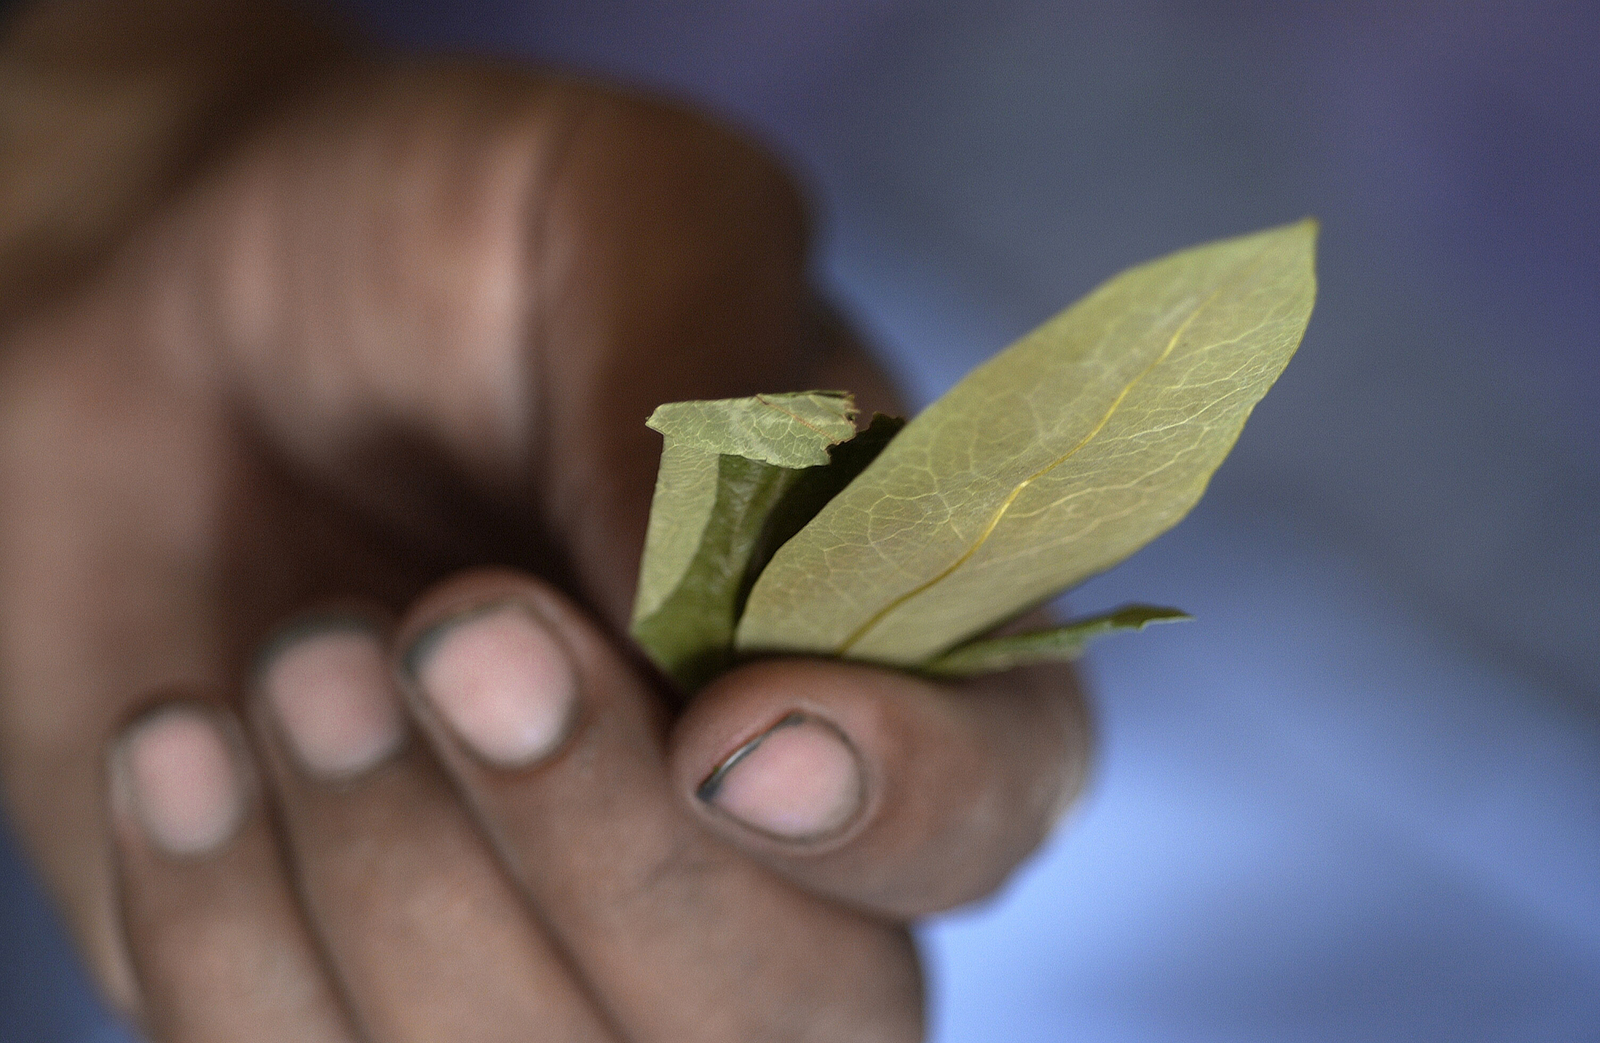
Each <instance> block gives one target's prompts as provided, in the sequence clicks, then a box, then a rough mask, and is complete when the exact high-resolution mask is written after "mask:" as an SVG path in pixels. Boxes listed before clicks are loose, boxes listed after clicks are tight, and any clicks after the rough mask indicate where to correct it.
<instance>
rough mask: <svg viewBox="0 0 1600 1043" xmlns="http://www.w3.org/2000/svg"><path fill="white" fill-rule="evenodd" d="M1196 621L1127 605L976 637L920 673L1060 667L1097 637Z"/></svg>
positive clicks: (962, 673)
mask: <svg viewBox="0 0 1600 1043" xmlns="http://www.w3.org/2000/svg"><path fill="white" fill-rule="evenodd" d="M1193 618H1194V617H1193V616H1191V615H1189V613H1187V612H1182V611H1180V610H1178V609H1175V608H1160V607H1157V606H1155V605H1124V606H1122V607H1121V608H1119V609H1116V610H1114V611H1111V612H1107V613H1105V614H1104V615H1099V616H1088V617H1086V618H1084V619H1076V620H1073V621H1072V622H1070V623H1065V624H1063V625H1061V626H1058V627H1052V628H1050V629H1049V630H1035V631H1032V632H1030V633H1026V634H1011V635H1008V636H1006V637H980V638H976V639H974V640H972V641H968V642H966V643H965V644H960V645H957V646H956V647H954V648H952V649H951V650H950V651H948V652H946V653H944V654H943V655H941V656H936V657H934V658H933V659H931V660H929V661H928V662H926V663H924V664H922V666H921V667H920V668H919V669H921V670H922V671H923V672H925V673H930V674H937V675H939V676H942V677H971V676H973V675H974V674H988V673H994V672H995V671H998V670H1010V669H1012V668H1013V667H1018V666H1031V665H1032V664H1034V663H1050V662H1062V661H1065V660H1071V659H1076V658H1078V657H1079V656H1080V655H1082V654H1083V650H1084V647H1085V646H1087V645H1088V644H1089V642H1090V641H1093V640H1094V639H1095V638H1097V637H1104V636H1105V635H1106V634H1115V633H1117V632H1119V631H1123V630H1143V629H1144V628H1145V627H1147V626H1149V625H1150V624H1151V623H1181V622H1183V621H1184V620H1187V619H1193Z"/></svg>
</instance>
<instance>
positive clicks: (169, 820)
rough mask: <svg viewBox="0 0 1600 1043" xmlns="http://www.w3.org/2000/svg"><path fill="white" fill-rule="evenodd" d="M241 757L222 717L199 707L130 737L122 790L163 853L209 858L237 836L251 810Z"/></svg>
mask: <svg viewBox="0 0 1600 1043" xmlns="http://www.w3.org/2000/svg"><path fill="white" fill-rule="evenodd" d="M234 750H235V746H234V743H233V742H232V741H231V740H230V739H229V738H228V736H226V735H224V734H223V733H222V730H221V728H220V727H219V721H218V719H217V717H216V716H215V715H214V714H213V713H211V712H209V711H207V710H203V709H200V708H199V707H195V706H174V707H170V708H167V709H162V710H157V711H156V712H155V713H153V714H151V715H149V716H148V717H145V718H144V719H143V720H140V721H139V722H137V723H136V724H134V725H133V727H132V728H130V729H129V730H128V732H127V734H126V735H124V736H123V739H122V744H121V746H120V748H119V751H118V756H117V759H116V769H115V777H116V784H117V785H118V786H119V787H121V788H122V791H123V796H124V797H125V799H127V800H128V802H129V803H130V804H131V805H132V810H133V812H134V817H135V818H136V819H137V821H138V822H139V824H140V825H141V826H142V827H143V828H144V832H145V835H146V836H147V837H149V838H150V841H151V842H152V843H153V844H154V845H155V846H156V847H158V848H160V849H161V850H163V851H165V852H167V853H168V854H170V855H179V856H195V855H204V854H208V853H210V852H212V851H215V850H216V849H218V848H220V847H221V846H222V845H223V844H224V843H226V842H227V841H228V840H229V839H231V838H232V837H233V834H234V832H235V831H236V830H237V829H238V827H239V823H240V821H241V820H242V819H243V818H244V809H245V786H244V782H243V777H242V775H241V773H240V769H239V766H238V764H237V763H236V761H235V753H234Z"/></svg>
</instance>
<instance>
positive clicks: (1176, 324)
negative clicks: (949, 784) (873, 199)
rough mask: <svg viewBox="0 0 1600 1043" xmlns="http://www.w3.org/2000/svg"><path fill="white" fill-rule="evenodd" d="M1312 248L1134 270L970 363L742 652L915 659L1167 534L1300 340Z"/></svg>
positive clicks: (781, 575) (795, 568) (845, 506)
mask: <svg viewBox="0 0 1600 1043" xmlns="http://www.w3.org/2000/svg"><path fill="white" fill-rule="evenodd" d="M1315 239H1316V224H1315V222H1313V221H1309V220H1308V221H1302V222H1300V223H1299V224H1295V225H1288V226H1285V227H1282V228H1275V229H1271V230H1269V231H1266V232H1261V233H1257V234H1255V235H1250V236H1244V237H1241V238H1237V239H1229V240H1224V241H1221V242H1217V243H1212V244H1210V245H1206V246H1201V247H1197V248H1194V249H1190V250H1185V251H1182V252H1180V253H1176V254H1173V255H1171V256H1168V257H1165V258H1162V259H1161V260H1158V261H1154V262H1151V263H1149V264H1146V265H1142V266H1140V267H1138V268H1134V269H1132V270H1130V271H1127V272H1124V273H1123V274H1121V275H1119V276H1117V277H1115V278H1113V279H1112V280H1110V281H1109V282H1107V283H1105V284H1104V285H1102V286H1101V287H1100V288H1099V289H1097V290H1095V291H1094V292H1093V293H1091V294H1090V295H1089V296H1088V297H1086V298H1084V299H1083V300H1082V301H1080V302H1079V303H1077V304H1075V305H1073V306H1072V307H1071V308H1068V309H1067V310H1066V311H1064V312H1062V313H1061V314H1060V315H1058V316H1056V317H1055V318H1054V319H1052V320H1050V321H1049V322H1047V323H1046V324H1045V325H1044V326H1042V327H1040V328H1039V329H1038V330H1036V331H1034V332H1033V333H1031V334H1029V335H1028V336H1027V337H1024V338H1023V339H1022V340H1021V341H1019V342H1018V343H1017V344H1015V345H1013V346H1012V347H1010V348H1009V349H1007V350H1006V351H1004V352H1002V353H1000V354H999V355H997V356H996V357H995V358H993V359H991V360H989V361H988V362H986V363H985V364H983V365H982V366H980V367H978V368H977V369H976V370H974V371H973V372H972V373H971V374H969V375H968V376H967V377H966V379H964V380H963V381H961V383H959V384H958V385H956V387H955V388H953V389H952V390H951V391H950V392H949V393H948V394H946V395H945V396H944V397H942V398H940V399H939V400H938V401H937V402H935V403H934V404H933V405H932V406H930V407H928V409H927V410H925V411H924V412H923V413H922V414H921V415H920V416H918V417H917V418H916V419H914V420H913V421H911V423H909V424H908V425H906V428H905V430H904V431H902V432H901V433H900V435H899V436H898V437H897V438H895V440H894V441H893V442H892V443H890V445H889V447H888V448H887V449H885V450H884V451H883V453H882V454H881V455H879V456H878V458H877V459H876V460H874V461H873V463H872V464H871V465H870V466H869V467H868V468H867V469H866V471H864V472H863V473H862V474H861V476H860V477H859V478H857V479H856V480H855V481H854V482H852V483H851V484H850V485H849V486H848V487H847V488H846V489H845V490H844V491H843V492H842V493H840V494H839V495H838V496H837V497H835V498H834V499H833V500H832V501H831V502H830V503H829V504H828V505H827V506H826V507H825V508H823V509H822V511H821V512H819V513H818V514H817V516H816V517H815V518H813V519H812V520H811V522H810V523H809V524H808V525H807V526H806V527H805V528H804V529H802V530H801V531H800V532H799V533H798V534H797V535H796V536H795V537H794V538H793V539H791V540H789V541H788V542H787V543H786V544H784V545H783V546H782V547H781V548H780V549H779V550H778V552H777V553H776V554H775V555H774V556H773V558H772V561H771V562H770V563H769V564H768V565H767V567H766V568H765V569H764V570H763V571H762V573H761V575H760V577H759V578H758V580H757V581H756V584H755V586H754V588H753V589H752V591H751V592H750V596H749V599H748V602H747V604H746V606H745V611H744V614H743V617H742V619H741V621H740V623H739V627H738V631H737V638H736V645H737V647H738V648H740V649H741V650H749V651H794V652H809V653H823V654H831V655H839V656H847V657H851V658H857V659H866V660H872V661H877V662H884V663H890V664H899V665H907V666H910V665H915V664H918V663H923V662H926V661H927V660H929V659H930V658H932V657H933V656H935V655H937V654H939V653H940V652H942V651H944V650H945V649H947V648H949V647H951V646H952V645H954V644H956V643H957V642H959V641H961V640H963V639H965V638H968V637H970V636H972V635H974V634H979V633H982V632H983V631H985V630H988V629H990V628H991V627H993V626H994V625H995V624H997V623H998V622H1000V621H1002V620H1005V619H1007V618H1010V617H1011V616H1013V615H1015V614H1016V613H1017V612H1018V611H1020V610H1021V609H1023V608H1025V607H1026V606H1029V605H1033V604H1037V603H1039V602H1041V601H1044V600H1046V599H1047V598H1050V597H1053V596H1054V595H1055V594H1057V593H1058V592H1060V591H1062V590H1064V589H1066V588H1069V587H1071V586H1073V585H1075V584H1077V583H1079V582H1081V581H1082V580H1084V579H1086V578H1088V577H1089V576H1091V575H1093V574H1095V573H1097V572H1100V571H1102V570H1104V569H1107V568H1110V567H1111V566H1112V565H1115V564H1116V563H1117V562H1119V561H1121V560H1123V559H1124V558H1126V557H1127V556H1128V555H1130V554H1132V553H1133V552H1134V551H1136V550H1138V549H1139V548H1140V547H1142V546H1143V545H1144V544H1146V543H1148V542H1149V541H1150V540H1152V539H1154V538H1155V537H1156V536H1158V535H1160V534H1161V533H1162V532H1165V531H1166V530H1167V529H1168V528H1170V527H1171V526H1172V525H1174V524H1176V523H1177V522H1178V520H1179V519H1181V518H1182V517H1183V516H1184V515H1185V514H1186V513H1187V512H1188V511H1189V509H1190V508H1191V507H1192V506H1193V505H1194V504H1195V502H1196V501H1197V500H1199V498H1200V496H1201V494H1202V493H1203V492H1204V491H1205V487H1206V484H1207V482H1208V481H1209V480H1210V477H1211V474H1212V472H1213V471H1215V470H1216V468H1217V466H1218V465H1220V464H1221V462H1222V460H1223V458H1224V457H1226V456H1227V454H1228V451H1229V450H1230V449H1231V448H1232V447H1233V444H1234V442H1235V440H1236V439H1237V438H1238V435H1239V431H1240V429H1241V428H1242V427H1243V425H1244V422H1245V420H1246V418H1247V417H1248V416H1249V414H1250V411H1251V409H1252V408H1254V406H1255V404H1256V402H1257V401H1259V400H1260V398H1261V396H1262V395H1264V394H1265V393H1266V391H1267V389H1268V388H1269V387H1271V385H1272V383H1273V381H1274V380H1276V379H1277V376H1278V374H1279V373H1280V372H1281V371H1282V370H1283V367H1284V366H1285V365H1286V364H1287V363H1288V361H1289V358H1290V356H1292V355H1293V354H1294V350H1295V348H1296V347H1297V346H1298V345H1299V343H1300V338H1301V336H1302V334H1303V333H1304V331H1305V326H1306V323H1307V321H1308V320H1309V318H1310V314H1311V305H1312V301H1313V299H1314V297H1315V294H1316V281H1315V276H1314V274H1313V270H1312V269H1313V252H1314V244H1315Z"/></svg>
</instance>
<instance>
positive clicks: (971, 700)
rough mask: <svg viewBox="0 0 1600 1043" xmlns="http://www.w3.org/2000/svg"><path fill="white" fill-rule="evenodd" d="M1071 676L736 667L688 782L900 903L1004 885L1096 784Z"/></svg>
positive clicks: (820, 875) (786, 662) (683, 763)
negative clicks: (1088, 785) (1088, 780)
mask: <svg viewBox="0 0 1600 1043" xmlns="http://www.w3.org/2000/svg"><path fill="white" fill-rule="evenodd" d="M1086 720H1087V718H1086V716H1085V715H1084V714H1083V713H1082V702H1081V699H1080V697H1079V695H1078V692H1077V690H1076V686H1075V685H1074V684H1073V683H1072V681H1071V677H1070V675H1066V676H1063V675H1062V674H1061V672H1059V671H1057V672H1055V673H1054V674H1053V675H1052V674H1049V673H1043V674H1042V673H1039V672H1031V673H1030V672H1022V671H1017V672H1014V673H1013V674H1010V675H999V676H996V677H992V678H985V679H982V680H979V681H974V682H964V683H960V684H949V683H944V682H939V681H933V680H930V679H927V678H923V677H920V676H917V675H914V674H910V673H905V672H900V671H893V670H885V669H879V668H874V667H868V666H862V665H858V664H847V663H838V662H830V661H826V660H804V659H774V660H768V661H763V662H759V663H755V664H751V665H749V666H746V667H743V668H741V669H739V670H736V671H733V672H731V673H729V674H727V675H725V676H724V677H723V678H721V679H719V680H718V681H717V682H715V683H714V684H712V685H711V686H709V687H708V688H707V689H706V690H705V691H704V692H702V693H701V695H700V696H699V697H697V698H696V700H695V701H694V702H693V703H692V704H691V705H690V707H689V708H688V710H687V711H686V712H685V714H684V716H683V717H682V719H681V720H680V721H679V722H678V725H677V727H676V729H675V731H674V733H673V736H672V741H671V747H670V754H669V756H670V763H671V771H672V778H673V782H674V786H675V788H676V789H677V790H678V792H679V794H680V799H682V800H683V801H684V802H686V803H687V804H688V805H689V806H690V807H691V808H692V810H693V813H694V814H695V815H696V816H697V817H698V818H699V819H700V821H701V822H702V823H703V824H704V825H705V826H706V828H708V829H710V830H711V831H712V832H714V833H715V834H717V835H718V836H719V837H720V838H722V839H723V840H724V841H726V842H729V843H731V844H733V845H734V846H736V847H738V848H740V849H742V850H744V851H745V852H746V853H748V854H750V855H751V856H753V857H755V858H757V859H758V860H760V861H762V862H763V863H765V864H766V865H768V866H769V868H772V869H775V870H776V871H778V872H779V873H781V874H783V875H785V876H788V877H789V878H791V879H793V880H795V881H796V882H798V883H800V884H801V885H802V886H805V887H808V888H810V889H812V890H816V891H818V892H820V893H824V894H827V895H829V896H830V897H834V898H837V899H841V900H844V901H847V902H850V903H852V904H857V905H864V906H866V907H869V908H871V909H873V910H875V911H878V912H883V913H888V914H893V915H897V916H915V915H921V914H924V913H928V912H932V911H936V910H939V909H944V908H948V907H950V906H953V905H958V904H961V903H963V902H966V901H970V900H973V899H976V898H979V897H982V896H983V895H985V894H987V893H989V892H990V891H992V890H993V889H994V888H995V887H997V886H998V885H999V884H1000V883H1001V882H1002V881H1003V880H1004V879H1005V877H1006V876H1007V875H1008V874H1009V873H1010V872H1011V871H1012V870H1013V869H1014V868H1015V867H1016V866H1017V865H1018V864H1019V863H1020V862H1021V860H1022V859H1023V858H1025V857H1026V856H1027V854H1028V853H1030V852H1031V851H1032V850H1033V849H1034V848H1035V847H1036V846H1037V845H1038V843H1039V842H1040V841H1041V840H1042V839H1043V837H1044V836H1045V835H1046V834H1047V833H1048V831H1049V829H1050V827H1051V826H1052V825H1053V824H1054V822H1055V820H1056V819H1057V818H1058V817H1059V814H1060V811H1061V810H1062V809H1063V808H1065V807H1066V806H1068V805H1069V804H1070V803H1071V801H1072V799H1073V797H1074V796H1075V794H1076V793H1077V791H1078V789H1079V788H1080V786H1081V782H1082V778H1083V774H1084V764H1085V760H1086V750H1087V728H1086Z"/></svg>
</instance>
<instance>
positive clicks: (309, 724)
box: [256, 619, 405, 779]
mask: <svg viewBox="0 0 1600 1043" xmlns="http://www.w3.org/2000/svg"><path fill="white" fill-rule="evenodd" d="M257 678H258V679H257V682H256V683H257V685H258V686H259V687H260V690H261V692H262V694H263V695H264V696H265V697H266V700H267V705H268V707H269V708H270V709H271V710H272V713H273V715H274V716H275V717H276V718H277V720H278V722H279V724H281V725H282V728H283V735H284V737H285V738H286V739H287V740H288V745H289V747H290V749H291V751H292V752H293V754H294V757H295V759H296V760H297V761H299V763H300V765H301V767H302V768H304V769H305V771H306V773H307V774H309V775H311V776H313V777H316V778H323V779H341V778H351V777H353V776H356V775H360V774H362V773H363V772H366V771H370V770H371V769H373V768H375V767H377V766H378V765H379V764H380V763H382V762H383V761H385V760H387V759H388V758H389V757H391V756H393V755H394V753H395V752H396V751H397V750H399V749H400V746H401V743H402V742H404V740H405V721H404V718H403V717H402V716H401V713H400V704H399V701H398V699H396V697H395V693H394V689H393V687H392V686H391V684H390V682H389V670H388V663H387V661H386V660H385V658H384V649H383V643H382V642H381V641H380V640H379V638H378V632H377V630H376V629H375V628H373V627H372V626H370V625H368V624H367V623H366V621H364V620H359V619H324V620H313V621H310V622H308V623H305V624H302V625H300V626H298V627H295V628H294V629H293V630H291V631H289V632H288V633H286V634H285V635H283V636H282V637H280V638H278V639H277V640H276V641H275V642H273V643H272V645H271V646H269V650H268V652H267V653H266V654H265V655H264V656H263V660H262V663H261V666H260V667H259V670H258V674H257Z"/></svg>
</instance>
